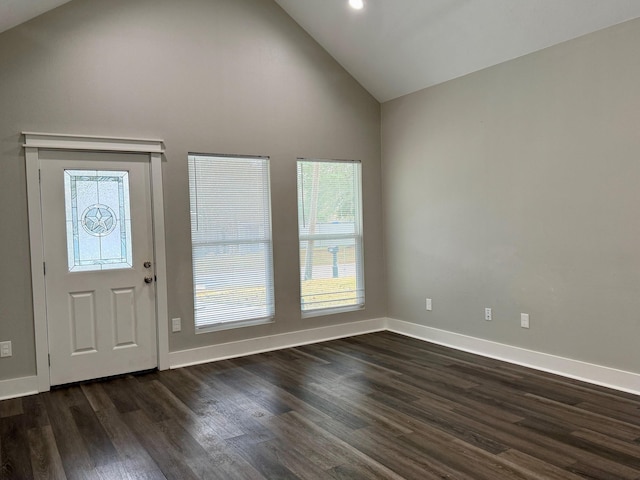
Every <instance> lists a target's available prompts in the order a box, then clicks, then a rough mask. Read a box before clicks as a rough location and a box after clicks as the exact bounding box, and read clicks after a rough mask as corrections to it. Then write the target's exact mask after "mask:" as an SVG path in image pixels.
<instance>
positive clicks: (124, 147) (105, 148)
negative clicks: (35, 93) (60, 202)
mask: <svg viewBox="0 0 640 480" xmlns="http://www.w3.org/2000/svg"><path fill="white" fill-rule="evenodd" d="M22 134H23V135H24V138H25V141H24V144H23V147H24V150H25V163H26V173H27V201H28V212H29V245H30V250H31V285H32V289H33V316H34V332H35V344H36V369H37V370H36V376H37V384H38V391H39V392H45V391H48V390H50V389H51V383H50V378H49V343H48V341H47V305H46V299H45V278H44V270H43V264H44V236H43V231H42V203H41V201H40V174H39V164H40V149H47V150H70V151H72V150H82V151H101V152H119V153H125V152H127V153H146V154H148V155H149V162H150V165H151V207H152V212H153V247H154V253H155V264H154V265H155V270H156V276H157V279H158V280H157V283H156V322H157V339H158V369H160V370H166V369H168V368H169V366H170V365H169V313H168V303H167V282H166V279H167V261H166V244H165V228H164V197H163V194H162V154H163V153H164V142H163V141H162V140H154V139H139V138H115V137H102V136H86V135H68V134H56V133H36V132H22Z"/></svg>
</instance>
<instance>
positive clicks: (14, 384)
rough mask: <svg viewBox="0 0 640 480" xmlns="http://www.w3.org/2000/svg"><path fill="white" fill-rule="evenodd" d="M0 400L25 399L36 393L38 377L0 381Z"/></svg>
mask: <svg viewBox="0 0 640 480" xmlns="http://www.w3.org/2000/svg"><path fill="white" fill-rule="evenodd" d="M0 392H2V393H1V394H0V400H8V399H10V398H18V397H26V396H27V395H34V394H36V393H38V377H37V376H35V375H32V376H28V377H20V378H11V379H9V380H0Z"/></svg>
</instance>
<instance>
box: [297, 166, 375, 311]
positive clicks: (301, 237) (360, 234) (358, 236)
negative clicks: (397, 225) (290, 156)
mask: <svg viewBox="0 0 640 480" xmlns="http://www.w3.org/2000/svg"><path fill="white" fill-rule="evenodd" d="M297 162H325V163H357V164H358V165H360V176H359V178H358V189H357V191H356V194H357V198H356V202H357V203H358V213H359V222H358V224H357V228H358V231H357V233H355V234H352V235H321V234H316V235H300V229H299V228H298V249H300V242H303V241H308V240H334V239H335V240H340V239H343V238H354V239H360V255H361V260H360V263H361V266H362V271H359V272H356V275H358V276H359V277H360V278H359V280H358V281H359V284H360V285H361V286H362V289H361V290H362V292H363V296H364V291H365V283H364V226H363V222H364V211H363V210H364V203H363V201H362V162H361V161H360V160H342V159H333V160H332V159H322V158H305V157H298V158H297ZM298 275H300V269H298ZM298 281H299V282H300V280H298ZM358 281H357V282H358ZM300 287H301V288H302V285H301V284H300ZM365 298H366V297H365ZM365 301H366V300H365ZM365 308H366V303H362V304H356V305H345V306H340V307H328V308H316V309H313V310H302V303H301V304H300V316H301V318H302V319H305V318H313V317H322V316H326V315H336V314H339V313H348V312H355V311H360V310H364V309H365Z"/></svg>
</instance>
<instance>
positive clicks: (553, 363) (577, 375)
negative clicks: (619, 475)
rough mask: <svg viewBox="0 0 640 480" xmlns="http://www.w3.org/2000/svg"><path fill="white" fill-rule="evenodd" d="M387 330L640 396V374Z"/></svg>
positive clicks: (432, 333) (406, 325) (477, 341)
mask: <svg viewBox="0 0 640 480" xmlns="http://www.w3.org/2000/svg"><path fill="white" fill-rule="evenodd" d="M387 329H388V330H389V331H390V332H394V333H398V334H400V335H404V336H407V337H412V338H416V339H418V340H423V341H426V342H430V343H435V344H438V345H442V346H445V347H450V348H455V349H456V350H461V351H464V352H469V353H474V354H477V355H481V356H483V357H488V358H493V359H495V360H500V361H503V362H507V363H513V364H515V365H520V366H523V367H528V368H533V369H534V370H540V371H543V372H547V373H552V374H555V375H560V376H563V377H567V378H572V379H574V380H580V381H582V382H586V383H591V384H594V385H600V386H602V387H607V388H611V389H614V390H619V391H621V392H627V393H632V394H634V395H640V373H634V372H628V371H624V370H618V369H615V368H611V367H605V366H603V365H596V364H593V363H587V362H583V361H580V360H574V359H571V358H566V357H559V356H556V355H551V354H548V353H543V352H538V351H535V350H528V349H525V348H521V347H514V346H512V345H507V344H504V343H498V342H493V341H490V340H484V339H482V338H476V337H471V336H468V335H463V334H460V333H455V332H450V331H447V330H441V329H438V328H433V327H428V326H425V325H420V324H417V323H411V322H406V321H403V320H396V319H393V318H389V319H387Z"/></svg>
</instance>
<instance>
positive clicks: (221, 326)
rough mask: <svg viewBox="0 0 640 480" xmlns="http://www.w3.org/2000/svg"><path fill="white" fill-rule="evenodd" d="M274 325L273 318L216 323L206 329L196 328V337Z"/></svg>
mask: <svg viewBox="0 0 640 480" xmlns="http://www.w3.org/2000/svg"><path fill="white" fill-rule="evenodd" d="M269 323H274V319H273V317H267V318H252V319H250V320H238V321H237V322H226V323H215V324H213V325H208V326H206V327H196V335H199V334H201V333H211V332H220V331H222V330H232V329H235V328H245V327H254V326H256V325H266V324H269Z"/></svg>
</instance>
